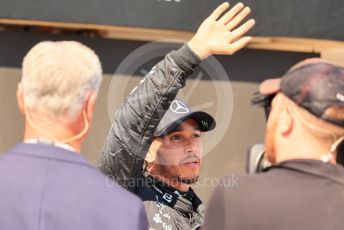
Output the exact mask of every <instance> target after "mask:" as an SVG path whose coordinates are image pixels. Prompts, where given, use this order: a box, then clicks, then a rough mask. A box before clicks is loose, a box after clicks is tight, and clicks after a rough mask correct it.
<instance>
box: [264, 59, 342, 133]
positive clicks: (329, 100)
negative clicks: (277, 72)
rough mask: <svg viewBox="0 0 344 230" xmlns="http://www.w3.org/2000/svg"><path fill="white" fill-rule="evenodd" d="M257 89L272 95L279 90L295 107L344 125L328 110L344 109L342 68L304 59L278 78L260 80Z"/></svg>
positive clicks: (323, 61)
mask: <svg viewBox="0 0 344 230" xmlns="http://www.w3.org/2000/svg"><path fill="white" fill-rule="evenodd" d="M259 92H260V93H261V94H263V95H273V94H276V93H278V92H282V93H283V94H285V95H286V96H287V97H288V98H290V99H291V100H293V101H294V102H295V103H296V104H297V105H298V106H300V107H302V108H304V109H306V110H307V111H309V112H310V113H312V114H313V115H315V116H316V117H318V118H321V119H323V120H325V121H327V122H330V123H332V124H334V125H337V126H341V127H344V119H343V116H335V115H334V114H333V113H330V112H329V109H330V108H331V109H332V108H342V109H343V108H344V68H343V67H341V66H338V65H336V64H333V63H330V62H328V61H325V60H323V59H320V58H311V59H306V60H303V61H301V62H299V63H297V64H296V65H294V66H293V67H291V68H290V69H289V70H288V71H287V73H285V74H284V75H283V76H282V77H281V78H277V79H268V80H265V81H264V82H262V83H261V85H260V87H259Z"/></svg>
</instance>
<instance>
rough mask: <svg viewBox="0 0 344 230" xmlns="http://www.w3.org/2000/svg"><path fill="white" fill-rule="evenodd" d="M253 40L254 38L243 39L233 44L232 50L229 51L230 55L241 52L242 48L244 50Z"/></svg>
mask: <svg viewBox="0 0 344 230" xmlns="http://www.w3.org/2000/svg"><path fill="white" fill-rule="evenodd" d="M251 39H252V37H242V38H240V39H239V40H237V41H235V42H233V43H232V44H231V45H230V49H228V54H234V53H235V52H237V51H238V50H241V49H242V48H244V47H245V46H246V45H247V43H249V42H250V41H251Z"/></svg>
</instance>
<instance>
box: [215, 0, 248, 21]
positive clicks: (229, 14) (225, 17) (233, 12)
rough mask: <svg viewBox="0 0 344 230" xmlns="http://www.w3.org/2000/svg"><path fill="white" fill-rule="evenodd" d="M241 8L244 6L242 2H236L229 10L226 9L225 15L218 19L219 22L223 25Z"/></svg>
mask: <svg viewBox="0 0 344 230" xmlns="http://www.w3.org/2000/svg"><path fill="white" fill-rule="evenodd" d="M243 8H244V4H242V3H241V2H239V3H237V4H236V5H235V6H234V7H233V8H232V9H231V10H230V11H228V12H227V13H226V14H225V15H223V16H222V17H221V18H220V19H219V22H221V23H222V24H223V25H226V24H227V23H228V22H229V21H230V20H231V19H232V18H233V17H234V16H235V15H236V14H237V13H239V12H240V11H241V10H242V9H243ZM222 13H223V12H222ZM219 16H220V15H219Z"/></svg>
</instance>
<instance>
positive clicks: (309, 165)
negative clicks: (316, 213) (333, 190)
mask: <svg viewBox="0 0 344 230" xmlns="http://www.w3.org/2000/svg"><path fill="white" fill-rule="evenodd" d="M274 169H290V170H293V171H298V172H300V173H305V174H309V175H313V176H316V177H322V178H327V179H330V180H332V181H334V182H336V183H340V184H344V167H343V166H341V165H338V164H337V165H335V164H331V163H324V162H322V161H320V160H310V159H296V160H288V161H283V162H280V163H279V164H276V165H272V166H270V167H267V168H266V169H265V170H264V171H270V170H274Z"/></svg>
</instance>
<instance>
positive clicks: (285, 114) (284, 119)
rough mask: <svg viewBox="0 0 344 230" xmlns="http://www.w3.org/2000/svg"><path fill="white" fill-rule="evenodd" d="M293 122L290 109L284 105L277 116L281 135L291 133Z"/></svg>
mask: <svg viewBox="0 0 344 230" xmlns="http://www.w3.org/2000/svg"><path fill="white" fill-rule="evenodd" d="M294 123H295V121H294V117H293V114H292V111H291V110H290V109H288V108H287V107H285V106H284V108H283V109H282V111H281V115H280V117H279V132H280V133H281V135H282V136H283V137H287V136H289V135H290V134H291V133H292V131H293V129H294Z"/></svg>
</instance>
